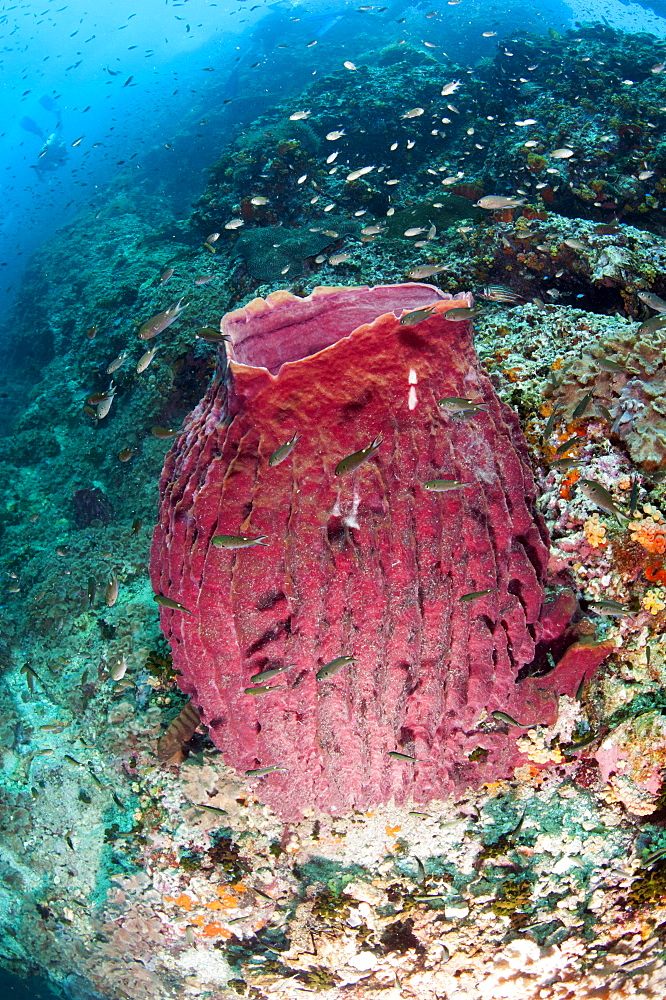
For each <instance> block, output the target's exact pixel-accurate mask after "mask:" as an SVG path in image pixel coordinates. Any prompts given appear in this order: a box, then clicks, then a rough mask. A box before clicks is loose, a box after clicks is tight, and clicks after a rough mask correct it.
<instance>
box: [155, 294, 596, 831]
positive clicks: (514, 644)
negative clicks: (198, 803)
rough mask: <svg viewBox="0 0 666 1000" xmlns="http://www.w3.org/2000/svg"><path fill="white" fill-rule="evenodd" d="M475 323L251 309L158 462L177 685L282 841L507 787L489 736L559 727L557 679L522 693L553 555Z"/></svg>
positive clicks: (510, 756) (379, 312)
mask: <svg viewBox="0 0 666 1000" xmlns="http://www.w3.org/2000/svg"><path fill="white" fill-rule="evenodd" d="M469 305H471V299H470V297H469V296H466V295H463V296H459V297H457V298H454V299H452V298H451V296H449V295H447V294H446V293H443V292H441V291H440V290H439V289H437V288H434V287H432V286H429V285H424V284H404V285H396V286H380V287H376V288H367V287H366V288H316V289H315V291H314V292H313V293H312V294H311V295H310V296H308V297H307V298H298V297H296V296H294V295H292V294H291V293H289V292H286V291H279V292H274V293H272V294H271V295H269V296H268V298H267V299H266V300H263V299H254V300H253V301H252V302H250V303H249V305H247V306H246V307H245V308H243V309H238V310H236V311H234V312H231V313H229V314H227V315H226V316H224V317H223V319H222V321H221V330H222V332H223V333H224V334H226V335H227V337H228V343H227V344H225V348H226V358H227V364H226V366H224V365H221V367H220V373H219V374H218V376H217V377H216V378H215V380H214V381H213V383H212V385H211V386H210V388H209V390H208V392H207V394H206V396H205V397H204V399H203V400H202V401H201V403H200V404H199V405H198V406H197V407H196V409H195V410H194V411H193V412H192V414H191V415H190V416H189V417H188V419H187V421H186V423H185V427H184V430H183V433H182V434H181V435H180V436H179V437H178V438H177V439H176V440H175V443H174V445H173V447H172V449H171V451H170V452H169V454H168V456H167V458H166V462H165V465H164V470H163V474H162V478H161V482H160V491H161V494H160V496H161V499H160V511H159V522H158V524H157V527H156V529H155V534H154V539H153V547H152V557H151V576H152V583H153V589H154V591H155V593H156V594H158V595H162V596H164V597H167V598H170V599H171V601H175V602H177V603H178V604H179V605H182V609H181V608H169V607H164V606H163V607H162V608H161V609H160V614H161V624H162V629H163V631H164V633H165V635H166V637H167V638H168V640H169V642H170V644H171V649H172V653H173V665H174V668H175V669H176V670H177V671H179V673H180V675H181V676H180V678H179V684H180V686H181V688H182V690H183V691H184V692H186V693H189V694H190V695H191V696H192V701H193V702H194V704H195V705H197V706H198V707H199V709H200V711H201V716H202V719H203V720H204V722H205V723H206V725H207V726H208V727H209V732H210V736H211V738H212V740H213V741H214V742H215V744H216V745H217V746H218V747H219V749H220V750H221V751H222V752H223V755H224V760H225V762H226V763H227V764H230V765H232V766H233V767H235V768H237V769H238V770H239V771H240V772H242V773H244V772H248V771H258V772H260V773H259V774H258V775H257V776H256V777H255V776H253V778H252V780H253V781H256V788H257V794H258V796H259V797H260V798H261V799H262V800H263V801H265V802H266V803H268V804H269V805H270V806H272V807H273V809H275V811H276V812H277V813H278V814H280V815H281V816H282V817H284V818H285V819H295V818H298V817H300V816H302V815H303V812H304V810H308V809H313V810H315V811H316V810H317V809H321V810H325V811H327V812H329V813H337V814H340V813H345V812H347V811H349V810H352V809H366V808H368V807H370V806H372V805H373V804H376V803H379V802H386V801H389V800H390V799H394V800H395V801H396V802H397V803H404V802H406V801H414V802H420V803H425V802H428V801H429V800H431V799H433V798H441V797H443V796H446V795H448V794H451V793H453V792H456V791H458V792H459V791H460V790H461V789H464V788H465V787H469V786H470V785H478V784H479V783H481V782H483V781H490V780H493V779H496V778H498V777H505V776H510V775H511V773H512V768H513V767H514V766H515V765H516V764H519V763H525V758H524V757H521V755H520V753H519V751H518V749H517V748H516V737H517V736H518V735H520V732H521V731H520V729H518V728H516V727H515V726H513V725H511V724H510V723H509V724H507V721H506V719H504V718H503V716H502V715H496V716H493V714H492V713H493V712H499V713H504V714H506V715H508V716H510V717H511V718H512V719H514V720H517V721H518V722H520V723H521V724H522V725H524V726H526V725H530V724H532V723H545V724H549V723H552V722H553V721H554V720H555V718H556V715H557V697H556V693H555V691H556V689H557V684H556V683H555V677H556V675H557V671H555V672H554V674H551V675H550V676H548V677H545V678H543V677H542V678H540V679H536V678H534V677H530V676H525V677H524V679H522V680H520V681H518V674H519V672H520V670H521V668H522V667H523V666H524V665H525V664H529V663H530V662H531V661H532V660H533V657H534V653H535V647H536V644H537V643H538V642H539V641H540V639H541V638H542V637H543V635H544V631H547V628H548V626H544V625H543V612H542V605H543V602H544V579H545V572H546V564H547V559H548V538H547V533H546V529H545V526H544V523H543V521H542V519H541V517H540V515H539V514H538V513H537V512H536V509H535V497H536V488H535V484H534V480H533V476H532V470H531V467H530V463H529V459H528V454H527V449H526V445H525V441H524V438H523V435H522V432H521V430H520V427H519V424H518V419H517V417H516V415H515V413H514V412H513V411H512V410H511V409H510V407H508V406H507V405H505V404H504V403H502V402H501V401H500V400H499V399H498V397H497V395H496V394H495V392H494V390H493V387H492V385H491V383H490V381H489V380H488V378H487V377H486V375H485V374H484V373H483V371H482V369H481V368H480V367H479V363H478V360H477V357H476V354H475V352H474V349H473V346H472V335H471V328H470V322H469V319H468V318H467V317H466V315H465V313H466V307H467V306H469ZM428 307H432V308H428ZM452 309H457V310H458V311H459V312H458V314H457V315H456V314H454V316H455V318H454V319H447V313H448V312H449V310H452ZM460 310H462V316H460ZM414 313H415V315H412V314H414ZM405 314H407V315H405ZM401 316H402V319H403V322H402V323H401V322H400V317H401ZM222 360H223V359H222ZM442 397H461V398H467V399H472V400H475V401H477V400H478V401H483V403H484V405H483V406H482V407H480V408H473V407H470V409H469V411H468V412H462V413H456V412H454V411H455V405H452V406H450V407H449V408H448V409H447V408H446V407H441V406H438V401H439V400H440V399H442ZM294 435H296V439H295V443H294ZM378 442H381V443H378ZM371 444H373V447H370V445H371ZM283 445H288V446H287V447H284V448H282V450H281V451H279V452H278V449H280V448H281V446H283ZM291 445H293V447H291ZM276 452H277V455H276ZM357 452H362V454H361V455H360V456H356V459H355V460H354V461H351V462H349V463H347V466H349V465H351V466H354V465H357V467H356V468H354V469H351V470H348V469H347V468H346V466H345V465H344V463H343V466H342V468H341V467H340V463H341V462H342V460H344V459H345V458H347V457H349V456H351V455H354V454H355V453H357ZM271 459H272V461H271ZM280 459H282V460H280ZM361 459H364V460H363V461H361ZM357 463H358V464H357ZM336 473H337V474H336ZM432 480H449V481H454V482H455V483H460V484H464V485H461V486H455V487H454V488H450V489H446V490H445V491H443V492H439V491H437V490H436V489H433V488H432V486H430V487H429V488H428V487H426V486H425V485H424V484H426V483H430V482H431V481H432ZM238 546H244V547H238ZM483 591H487V593H482V594H480V596H477V595H479V593H480V592H483ZM183 609H187V610H183ZM551 631H552V629H551ZM339 658H345V659H343V660H341V659H339ZM334 661H336V662H334ZM273 671H274V673H273ZM267 672H269V673H268V675H267V676H266V674H267ZM524 673H526V674H528V675H529V671H524ZM257 675H260V676H257ZM253 678H254V680H253ZM577 680H578V678H575V677H572V676H569V677H568V679H567V680H566V681H565V682H564V688H563V687H562V685H561V684H560V690H561V691H563V690H565V689H566V690H567V693H568V694H572V693H573V690H572V686H573V685H575V684H576V683H577ZM274 768H279V769H274ZM264 769H268V770H266V771H265V772H264V773H263V774H262V773H261V772H262V771H264Z"/></svg>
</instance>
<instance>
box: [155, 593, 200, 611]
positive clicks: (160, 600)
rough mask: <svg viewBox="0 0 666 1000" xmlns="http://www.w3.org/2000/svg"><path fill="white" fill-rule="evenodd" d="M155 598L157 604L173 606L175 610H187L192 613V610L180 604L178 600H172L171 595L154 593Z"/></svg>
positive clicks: (167, 606) (165, 606)
mask: <svg viewBox="0 0 666 1000" xmlns="http://www.w3.org/2000/svg"><path fill="white" fill-rule="evenodd" d="M153 600H154V601H155V602H156V603H157V604H161V605H162V607H163V608H171V609H172V610H173V611H185V612H187V614H188V615H191V614H192V612H191V611H189V610H188V609H187V608H186V607H184V606H183V605H182V604H179V603H178V601H172V600H171V598H170V597H165V596H164V594H153Z"/></svg>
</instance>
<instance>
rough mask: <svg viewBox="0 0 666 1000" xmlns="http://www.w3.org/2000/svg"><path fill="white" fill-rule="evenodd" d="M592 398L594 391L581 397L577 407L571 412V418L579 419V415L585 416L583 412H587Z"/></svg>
mask: <svg viewBox="0 0 666 1000" xmlns="http://www.w3.org/2000/svg"><path fill="white" fill-rule="evenodd" d="M591 399H592V393H591V392H586V393H585V395H584V396H583V398H582V399H581V401H580V403H579V404H578V406H577V407H576V409H575V410H574V411H573V413H572V414H571V419H572V420H578V418H579V417H582V416H583V414H584V413H585V411H586V409H587V408H588V406H589V405H590V400H591Z"/></svg>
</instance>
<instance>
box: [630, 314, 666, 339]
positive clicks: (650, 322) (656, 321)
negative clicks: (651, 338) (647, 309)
mask: <svg viewBox="0 0 666 1000" xmlns="http://www.w3.org/2000/svg"><path fill="white" fill-rule="evenodd" d="M664 326H666V316H662V315H661V314H658V315H657V316H650V318H649V319H646V320H645V322H644V323H641V325H640V326H639V328H638V330H636V336H638V337H642V336H645V335H646V334H650V333H656V332H657V330H661V328H662V327H664Z"/></svg>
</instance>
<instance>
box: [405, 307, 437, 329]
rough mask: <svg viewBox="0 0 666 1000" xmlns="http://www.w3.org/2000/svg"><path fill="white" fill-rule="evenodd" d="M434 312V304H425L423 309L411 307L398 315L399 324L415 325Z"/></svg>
mask: <svg viewBox="0 0 666 1000" xmlns="http://www.w3.org/2000/svg"><path fill="white" fill-rule="evenodd" d="M434 312H435V307H434V306H425V307H424V308H423V309H413V310H412V311H411V312H408V313H405V315H404V316H401V317H400V326H415V325H416V323H422V322H423V320H424V319H429V318H430V316H432V315H433V313H434Z"/></svg>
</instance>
